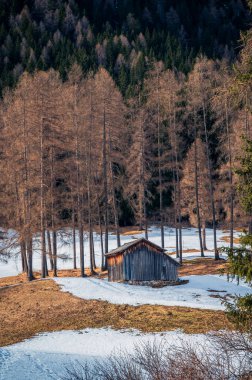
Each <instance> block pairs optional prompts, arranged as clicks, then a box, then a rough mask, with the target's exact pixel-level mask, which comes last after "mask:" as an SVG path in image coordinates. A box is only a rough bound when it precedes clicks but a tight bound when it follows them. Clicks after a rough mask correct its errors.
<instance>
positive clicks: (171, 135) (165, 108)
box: [160, 70, 184, 263]
mask: <svg viewBox="0 0 252 380" xmlns="http://www.w3.org/2000/svg"><path fill="white" fill-rule="evenodd" d="M183 83H184V78H183V75H181V74H179V73H178V75H176V74H175V73H174V72H172V71H170V70H167V71H165V72H164V73H163V75H162V77H161V89H160V92H161V93H160V96H161V105H162V112H163V119H164V120H166V126H167V133H166V135H167V140H166V148H165V150H166V153H165V155H164V156H165V157H166V160H167V168H168V169H169V170H170V171H171V172H172V187H173V204H174V216H175V228H176V255H177V257H179V258H180V262H181V263H182V250H183V247H182V213H181V207H182V206H181V188H180V179H181V159H182V155H181V150H182V140H181V132H182V129H183V123H182V121H181V118H180V115H179V114H180V111H181V110H180V102H181V94H180V92H181V90H182V86H183Z"/></svg>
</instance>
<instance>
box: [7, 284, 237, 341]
mask: <svg viewBox="0 0 252 380" xmlns="http://www.w3.org/2000/svg"><path fill="white" fill-rule="evenodd" d="M108 326H110V327H112V328H115V329H129V328H135V329H139V330H140V331H143V332H158V331H159V332H160V331H167V330H174V329H178V328H181V329H183V330H184V331H185V332H187V333H205V332H207V331H209V330H220V329H224V328H232V326H231V325H230V323H229V322H228V321H227V318H226V316H225V314H224V313H223V312H218V311H212V310H200V309H190V308H185V307H165V306H150V305H141V306H137V307H134V306H129V305H114V304H110V303H108V302H104V301H95V300H82V299H79V298H77V297H74V296H72V295H71V294H69V293H66V292H62V291H61V290H60V288H59V286H58V285H57V284H56V283H55V282H54V281H52V280H41V281H40V280H39V281H33V282H31V283H25V284H20V285H17V286H14V287H9V288H1V289H0V331H1V334H0V346H4V345H9V344H13V343H16V342H20V341H22V340H24V339H26V338H30V337H32V336H34V335H35V334H37V333H40V332H46V331H60V330H67V329H74V330H78V329H83V328H88V327H90V328H95V327H97V328H99V327H108Z"/></svg>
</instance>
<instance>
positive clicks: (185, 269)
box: [179, 257, 228, 276]
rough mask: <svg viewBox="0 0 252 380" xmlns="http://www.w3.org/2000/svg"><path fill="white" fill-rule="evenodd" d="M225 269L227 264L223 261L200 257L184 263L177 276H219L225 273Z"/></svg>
mask: <svg viewBox="0 0 252 380" xmlns="http://www.w3.org/2000/svg"><path fill="white" fill-rule="evenodd" d="M227 268H228V263H227V262H226V261H225V260H214V259H211V258H206V257H202V258H198V259H194V260H186V261H184V263H183V265H182V266H181V267H180V268H179V276H191V275H205V274H220V273H225V272H227Z"/></svg>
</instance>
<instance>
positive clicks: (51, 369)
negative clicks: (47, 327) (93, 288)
mask: <svg viewBox="0 0 252 380" xmlns="http://www.w3.org/2000/svg"><path fill="white" fill-rule="evenodd" d="M181 339H183V341H185V342H190V344H192V345H197V346H199V345H204V344H205V342H206V337H205V336H204V335H202V334H198V335H187V334H183V333H182V332H180V331H174V332H166V333H155V334H141V333H140V332H138V331H136V330H133V331H126V330H120V331H115V330H111V329H86V330H79V331H60V332H54V333H47V334H41V335H38V336H36V337H34V338H33V339H29V340H27V341H24V342H22V343H18V344H15V345H12V346H8V347H5V348H0V380H56V379H57V380H58V379H60V378H62V377H63V376H64V374H66V367H68V366H74V365H76V362H80V363H84V362H91V361H92V360H95V359H101V358H105V357H106V356H108V355H110V354H113V353H117V354H118V353H119V352H120V351H123V350H127V352H132V351H133V350H134V347H135V345H139V344H142V343H144V342H154V341H155V342H157V343H161V342H163V341H164V342H165V343H167V344H168V345H169V344H170V345H171V344H172V345H179V344H181Z"/></svg>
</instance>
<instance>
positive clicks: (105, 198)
mask: <svg viewBox="0 0 252 380" xmlns="http://www.w3.org/2000/svg"><path fill="white" fill-rule="evenodd" d="M107 175H108V171H107V130H106V111H105V103H104V106H103V181H104V208H105V210H104V229H105V253H108V249H109V248H108V179H107ZM104 267H105V269H107V260H106V258H105V265H104Z"/></svg>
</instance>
